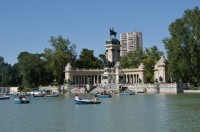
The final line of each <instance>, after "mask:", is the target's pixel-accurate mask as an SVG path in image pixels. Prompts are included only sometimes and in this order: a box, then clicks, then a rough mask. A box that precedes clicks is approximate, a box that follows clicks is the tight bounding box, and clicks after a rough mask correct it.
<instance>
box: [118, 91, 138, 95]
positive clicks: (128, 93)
mask: <svg viewBox="0 0 200 132" xmlns="http://www.w3.org/2000/svg"><path fill="white" fill-rule="evenodd" d="M134 94H135V92H124V93H121V95H134Z"/></svg>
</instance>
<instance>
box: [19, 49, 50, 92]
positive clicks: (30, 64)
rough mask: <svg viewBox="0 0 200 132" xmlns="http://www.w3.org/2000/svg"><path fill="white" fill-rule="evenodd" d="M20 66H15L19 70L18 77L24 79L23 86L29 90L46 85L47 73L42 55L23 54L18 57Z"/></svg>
mask: <svg viewBox="0 0 200 132" xmlns="http://www.w3.org/2000/svg"><path fill="white" fill-rule="evenodd" d="M17 59H18V64H17V65H15V66H16V69H17V70H18V77H21V78H22V79H21V80H22V82H21V83H22V86H23V87H24V88H26V89H28V90H30V88H36V87H38V86H39V85H42V84H44V82H45V81H46V80H45V81H44V79H43V78H44V77H45V75H46V73H47V72H45V69H44V60H43V59H42V54H32V53H28V52H21V53H20V54H19V56H18V58H17Z"/></svg>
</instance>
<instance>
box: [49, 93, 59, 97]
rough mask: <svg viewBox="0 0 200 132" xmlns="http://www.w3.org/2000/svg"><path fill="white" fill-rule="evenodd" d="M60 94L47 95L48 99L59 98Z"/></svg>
mask: <svg viewBox="0 0 200 132" xmlns="http://www.w3.org/2000/svg"><path fill="white" fill-rule="evenodd" d="M58 95H59V94H47V95H46V97H58Z"/></svg>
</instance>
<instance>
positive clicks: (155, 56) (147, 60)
mask: <svg viewBox="0 0 200 132" xmlns="http://www.w3.org/2000/svg"><path fill="white" fill-rule="evenodd" d="M144 54H145V57H144V60H143V63H144V65H145V68H146V78H147V82H148V83H153V82H154V70H153V69H154V66H155V64H156V63H157V61H158V60H159V59H160V57H161V56H162V55H163V54H164V53H163V52H161V51H159V50H158V49H157V47H156V46H153V47H150V48H145V51H144Z"/></svg>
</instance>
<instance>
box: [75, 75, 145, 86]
mask: <svg viewBox="0 0 200 132" xmlns="http://www.w3.org/2000/svg"><path fill="white" fill-rule="evenodd" d="M102 77H103V76H102V75H73V81H72V82H73V84H74V85H79V84H88V81H89V80H90V82H91V84H96V83H97V84H99V83H101V82H102V79H103V78H102ZM123 80H124V81H125V83H128V84H139V83H142V79H140V78H139V74H126V75H124V76H123Z"/></svg>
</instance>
